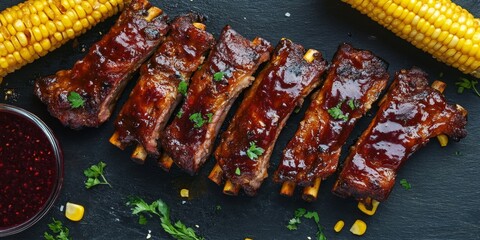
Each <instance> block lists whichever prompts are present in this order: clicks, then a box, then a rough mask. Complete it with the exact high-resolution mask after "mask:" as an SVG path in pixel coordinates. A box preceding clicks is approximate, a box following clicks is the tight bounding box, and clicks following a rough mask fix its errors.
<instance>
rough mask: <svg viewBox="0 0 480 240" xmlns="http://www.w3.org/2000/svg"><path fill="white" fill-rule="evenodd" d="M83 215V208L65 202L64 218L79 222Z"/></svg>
mask: <svg viewBox="0 0 480 240" xmlns="http://www.w3.org/2000/svg"><path fill="white" fill-rule="evenodd" d="M84 213H85V208H84V207H83V206H82V205H79V204H75V203H70V202H67V204H66V206H65V217H67V218H68V219H70V220H72V221H76V222H77V221H80V220H82V218H83V214H84Z"/></svg>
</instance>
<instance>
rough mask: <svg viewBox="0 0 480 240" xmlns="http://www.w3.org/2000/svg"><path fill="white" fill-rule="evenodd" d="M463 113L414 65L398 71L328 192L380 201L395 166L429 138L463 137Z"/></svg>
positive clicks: (390, 185) (389, 185)
mask: <svg viewBox="0 0 480 240" xmlns="http://www.w3.org/2000/svg"><path fill="white" fill-rule="evenodd" d="M466 123H467V119H466V111H465V110H464V109H463V108H461V107H460V106H458V105H457V106H454V105H451V104H448V103H446V101H445V98H444V96H443V95H442V94H441V93H440V92H438V91H437V90H435V89H433V88H431V87H430V86H428V80H427V76H426V74H425V73H424V72H422V71H421V70H419V69H411V70H402V71H400V72H399V73H397V74H396V78H395V80H394V82H393V84H392V86H391V88H390V90H389V93H388V95H386V97H385V99H384V100H383V101H382V104H381V106H380V109H379V111H378V113H377V114H376V116H375V118H374V119H373V121H372V122H371V123H370V125H369V127H368V129H367V130H366V131H365V132H364V133H363V134H362V135H361V136H360V138H359V140H358V141H357V143H356V144H355V145H354V147H353V148H352V150H351V152H350V154H349V155H348V157H347V159H346V161H345V164H344V167H343V170H342V172H341V173H340V176H339V178H338V180H337V182H336V183H335V185H334V188H333V192H334V193H335V194H336V195H338V196H341V197H348V196H353V197H355V198H356V199H358V200H360V201H365V202H368V199H375V200H377V201H384V200H386V199H387V197H388V195H389V194H390V191H391V190H392V188H393V185H394V184H395V177H396V175H397V171H398V169H399V168H400V166H401V165H402V164H403V163H405V161H406V160H407V159H408V157H410V156H411V155H412V154H413V153H414V152H415V151H417V150H418V149H419V148H420V147H422V146H424V145H425V144H426V143H427V142H428V141H429V139H430V138H432V137H435V136H438V135H440V134H446V135H448V136H449V137H451V138H452V139H454V140H459V139H461V138H463V137H465V136H466V130H465V125H466Z"/></svg>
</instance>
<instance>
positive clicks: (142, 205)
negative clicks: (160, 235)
mask: <svg viewBox="0 0 480 240" xmlns="http://www.w3.org/2000/svg"><path fill="white" fill-rule="evenodd" d="M127 206H131V207H132V214H134V215H138V216H139V217H140V218H142V217H141V216H143V219H144V220H142V222H145V223H146V221H147V219H146V217H145V216H146V215H148V216H150V217H151V216H157V217H159V218H160V221H161V225H162V228H163V230H165V232H167V233H168V234H170V235H171V236H172V237H173V238H175V239H178V240H204V238H203V237H199V236H197V234H196V233H195V231H194V230H193V229H192V228H189V227H187V226H185V225H184V224H183V223H182V222H180V221H177V222H175V223H174V224H172V222H171V219H170V209H169V208H168V206H167V204H165V202H163V201H162V200H161V199H158V200H156V201H154V202H152V203H151V204H148V203H146V202H145V201H144V200H143V199H141V198H138V197H135V198H131V199H130V201H128V202H127ZM139 222H140V220H139Z"/></svg>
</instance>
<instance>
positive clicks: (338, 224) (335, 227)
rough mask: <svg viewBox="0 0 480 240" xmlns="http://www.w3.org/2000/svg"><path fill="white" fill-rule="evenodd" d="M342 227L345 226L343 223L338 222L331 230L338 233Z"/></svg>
mask: <svg viewBox="0 0 480 240" xmlns="http://www.w3.org/2000/svg"><path fill="white" fill-rule="evenodd" d="M343 226H345V222H344V221H342V220H339V221H338V222H337V223H335V226H334V227H333V230H335V232H337V233H338V232H340V231H342V229H343Z"/></svg>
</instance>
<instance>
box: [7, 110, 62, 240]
mask: <svg viewBox="0 0 480 240" xmlns="http://www.w3.org/2000/svg"><path fill="white" fill-rule="evenodd" d="M0 112H8V113H13V114H16V115H18V116H19V117H23V118H24V119H26V120H28V121H30V122H31V123H33V124H34V125H35V126H37V127H38V128H40V130H41V131H42V132H43V133H44V134H45V136H46V138H47V139H48V140H49V142H50V145H51V146H52V149H53V151H54V153H55V160H56V161H55V162H56V169H57V176H56V181H55V184H54V185H53V187H52V191H51V193H50V196H49V197H48V199H47V201H46V202H45V204H44V205H43V206H42V208H41V209H40V210H39V211H38V212H37V213H36V214H35V215H33V216H32V217H31V218H29V219H28V220H27V221H25V222H23V223H21V224H18V225H14V226H11V227H6V228H0V237H6V236H10V235H13V234H16V233H19V232H22V231H24V230H26V229H28V228H30V227H31V226H33V225H34V224H35V223H37V222H38V221H40V219H42V218H43V217H44V216H45V215H46V214H47V213H48V211H49V210H50V209H51V208H52V206H53V204H54V203H55V201H56V200H57V198H58V196H59V195H60V191H61V188H62V185H63V177H64V159H63V151H62V148H61V146H60V143H59V141H58V139H57V138H56V137H55V135H54V134H53V131H52V130H51V129H50V128H49V127H48V126H47V124H45V122H43V121H42V120H41V119H40V118H39V117H38V116H36V115H35V114H33V113H32V112H29V111H27V110H25V109H23V108H21V107H17V106H13V105H10V104H5V103H0Z"/></svg>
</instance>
